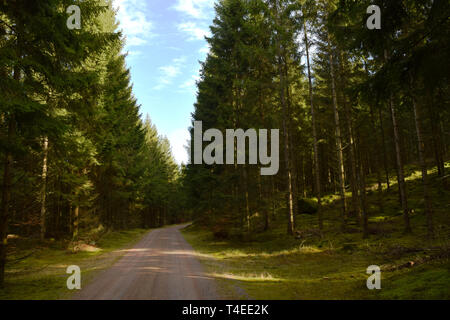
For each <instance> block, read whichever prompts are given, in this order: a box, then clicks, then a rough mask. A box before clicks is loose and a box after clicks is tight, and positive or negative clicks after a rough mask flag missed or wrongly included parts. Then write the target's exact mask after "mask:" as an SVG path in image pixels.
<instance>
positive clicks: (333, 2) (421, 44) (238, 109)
mask: <svg viewBox="0 0 450 320" xmlns="http://www.w3.org/2000/svg"><path fill="white" fill-rule="evenodd" d="M372 2H373V1H345V0H342V1H337V0H320V1H307V0H306V1H294V0H278V1H277V0H268V1H262V0H253V1H243V0H229V1H220V2H219V3H218V4H217V6H216V12H217V16H216V18H215V20H214V23H213V26H212V27H211V31H212V36H211V37H210V38H208V39H207V40H208V42H209V45H210V47H211V52H210V54H209V56H208V57H207V59H206V61H205V62H204V63H203V64H202V72H201V80H200V81H199V83H198V99H197V103H196V105H195V112H194V114H193V118H194V120H196V121H203V130H206V129H208V128H218V129H219V130H225V129H226V128H243V129H249V128H257V129H271V128H280V129H281V131H282V138H280V140H281V143H280V145H281V146H280V155H281V161H280V162H281V169H280V171H279V174H278V175H276V176H273V177H271V176H260V175H259V169H260V168H259V167H258V166H250V165H235V166H231V165H228V166H219V165H203V166H188V168H187V172H186V185H187V186H188V190H189V191H190V193H189V199H191V200H190V201H189V202H190V203H192V204H194V206H193V209H194V210H195V211H196V214H197V215H196V217H197V218H198V220H199V222H202V223H205V224H207V225H210V226H214V228H215V229H214V230H215V232H216V234H217V235H218V236H219V237H220V236H224V237H228V236H233V235H235V236H239V235H242V234H244V233H250V232H253V231H265V230H267V229H269V228H270V227H271V220H272V219H274V218H275V217H276V216H277V215H278V216H279V215H282V216H285V217H286V218H285V221H286V225H287V232H288V233H289V234H292V235H293V234H294V232H295V230H296V229H301V228H302V227H303V226H296V225H295V216H296V214H297V213H299V212H300V213H301V212H310V213H315V212H317V225H316V227H317V228H318V229H319V230H321V231H325V232H326V230H325V229H326V226H327V225H329V224H330V223H332V222H327V221H324V218H323V214H322V209H323V208H322V197H323V196H324V195H330V194H332V195H336V199H335V200H336V201H335V202H338V203H339V206H340V210H339V211H340V217H339V221H340V228H341V230H342V231H343V232H345V231H346V230H347V229H348V227H349V225H351V226H352V228H353V226H354V225H355V224H356V226H357V228H359V230H360V232H361V233H362V235H363V236H364V237H367V236H368V235H369V225H368V217H369V216H370V215H371V212H372V213H373V212H374V211H376V212H378V213H379V212H383V210H384V209H385V208H384V207H385V203H384V196H385V192H384V190H385V189H388V190H390V189H391V188H395V189H398V203H399V205H400V207H401V212H402V215H403V228H404V231H405V232H406V233H410V232H411V231H413V228H412V226H411V223H410V215H411V212H412V211H414V210H415V211H417V212H421V213H422V214H423V215H425V216H426V226H427V230H428V236H429V237H433V235H434V224H433V219H434V217H433V199H432V198H431V196H430V185H429V177H428V175H429V170H431V169H432V168H433V167H437V171H438V176H439V177H441V181H444V180H445V179H446V180H445V181H448V176H447V177H446V176H445V174H446V173H445V170H446V169H445V165H444V160H446V159H447V158H446V157H448V147H449V143H450V141H449V132H448V126H447V125H446V124H447V123H448V121H449V120H450V119H449V116H450V113H449V111H450V109H449V100H448V94H449V82H448V77H449V74H450V72H449V71H450V70H449V63H448V61H449V60H450V59H449V58H450V56H449V54H450V48H449V38H448V34H449V31H450V30H449V28H450V24H449V13H450V8H449V3H448V1H426V0H424V1H375V2H376V4H377V5H378V6H379V7H380V9H381V28H380V29H373V30H372V29H370V28H368V27H367V20H368V19H369V17H370V14H368V13H367V8H368V7H369V6H370V5H371V4H373V3H372ZM369 13H370V11H369ZM409 164H415V165H417V166H418V167H419V168H420V172H421V179H422V188H423V203H422V204H421V205H420V206H418V207H414V206H411V205H410V203H409V201H408V190H407V186H406V183H407V182H406V178H405V169H404V168H405V166H406V165H409ZM393 170H394V172H395V174H392V171H393ZM447 174H448V173H447ZM392 177H395V178H396V180H397V181H396V182H397V183H392V180H391V178H392ZM369 179H370V180H369ZM393 184H395V185H393ZM375 191H376V192H377V193H378V200H377V206H376V207H375V208H373V207H369V205H368V203H367V194H368V193H371V194H372V193H373V192H375ZM447 213H448V209H447ZM333 223H334V221H333Z"/></svg>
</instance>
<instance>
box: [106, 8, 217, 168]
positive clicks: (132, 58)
mask: <svg viewBox="0 0 450 320" xmlns="http://www.w3.org/2000/svg"><path fill="white" fill-rule="evenodd" d="M114 6H115V7H116V8H119V11H118V14H117V18H118V20H119V22H120V28H121V29H122V30H123V33H124V34H125V35H126V38H127V45H126V47H125V51H127V52H128V57H127V64H128V67H129V68H130V69H131V81H132V82H133V92H134V94H135V96H136V98H137V99H138V103H139V104H141V105H142V107H141V113H142V115H143V117H144V118H145V116H146V114H148V115H149V116H150V118H151V119H152V122H153V123H154V124H155V125H156V127H157V128H158V132H159V133H160V134H161V135H165V136H167V137H168V138H169V140H170V142H171V145H172V153H173V155H174V157H175V159H176V160H177V162H178V163H181V162H187V158H188V157H187V153H186V150H185V149H184V147H183V146H184V145H186V144H187V143H186V140H187V139H188V138H189V133H188V131H187V129H188V127H189V126H190V125H191V113H192V112H193V110H194V107H193V104H194V103H195V100H196V86H195V81H196V80H197V79H198V74H199V69H200V64H199V60H200V61H204V60H205V57H206V55H207V53H208V50H209V49H208V46H207V43H206V41H205V40H204V36H205V35H209V25H210V24H211V23H212V20H213V18H214V0H114Z"/></svg>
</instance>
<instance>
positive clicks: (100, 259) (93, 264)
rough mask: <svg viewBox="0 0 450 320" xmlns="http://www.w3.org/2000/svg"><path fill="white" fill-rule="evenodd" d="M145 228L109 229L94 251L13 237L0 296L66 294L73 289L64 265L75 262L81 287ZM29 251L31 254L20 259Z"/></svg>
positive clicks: (54, 296) (44, 297)
mask: <svg viewBox="0 0 450 320" xmlns="http://www.w3.org/2000/svg"><path fill="white" fill-rule="evenodd" d="M148 231H149V230H144V229H134V230H128V231H117V232H109V233H107V234H105V235H104V236H102V237H101V238H100V239H99V240H98V241H97V243H96V245H97V247H99V248H100V249H101V250H100V251H98V252H77V253H73V252H71V251H69V250H67V249H66V248H67V244H66V243H60V242H51V241H49V242H47V243H45V244H36V243H33V241H32V240H27V239H21V240H18V241H14V242H12V246H14V247H15V248H14V249H15V250H14V253H13V254H11V255H9V256H8V260H9V263H8V264H7V266H6V285H5V288H4V289H0V300H5V299H7V300H21V299H27V300H47V299H61V298H63V299H64V298H69V297H70V295H71V294H72V293H73V292H72V291H69V290H68V289H67V287H66V280H67V278H68V277H69V275H68V274H66V269H67V267H68V266H70V265H78V266H79V267H80V268H81V281H82V284H81V285H82V287H83V285H85V284H86V283H88V281H89V280H90V279H91V278H92V277H93V276H94V275H95V274H96V272H98V271H99V270H102V269H104V268H107V267H109V266H110V265H111V264H112V263H113V262H114V261H116V260H117V259H118V258H119V257H120V256H122V255H123V254H124V253H125V251H122V250H120V249H122V248H126V247H128V246H130V245H132V244H134V243H136V242H137V241H138V240H139V239H140V238H142V236H143V235H144V234H146V233H147V232H148ZM31 253H33V254H31ZM29 254H31V256H29V257H27V258H25V259H20V258H22V257H25V256H27V255H29Z"/></svg>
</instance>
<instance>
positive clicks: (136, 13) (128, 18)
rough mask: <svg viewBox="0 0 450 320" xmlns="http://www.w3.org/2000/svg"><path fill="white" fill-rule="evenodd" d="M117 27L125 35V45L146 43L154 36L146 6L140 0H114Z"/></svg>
mask: <svg viewBox="0 0 450 320" xmlns="http://www.w3.org/2000/svg"><path fill="white" fill-rule="evenodd" d="M114 7H115V8H116V9H117V8H118V12H117V19H118V20H119V22H120V25H119V28H120V29H122V31H123V34H124V35H125V36H126V37H127V41H126V43H127V47H131V46H140V45H143V44H146V43H147V41H148V39H150V38H151V37H153V36H154V34H153V33H152V32H151V31H152V30H153V24H152V22H151V21H150V20H149V19H148V18H147V15H146V11H147V6H146V3H145V1H142V0H114Z"/></svg>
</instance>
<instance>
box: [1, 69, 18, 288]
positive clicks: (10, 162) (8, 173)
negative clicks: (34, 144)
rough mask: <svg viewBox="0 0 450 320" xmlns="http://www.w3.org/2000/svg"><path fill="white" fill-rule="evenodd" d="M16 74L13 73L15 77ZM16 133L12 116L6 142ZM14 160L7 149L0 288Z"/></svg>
mask: <svg viewBox="0 0 450 320" xmlns="http://www.w3.org/2000/svg"><path fill="white" fill-rule="evenodd" d="M16 74H18V73H17V72H15V76H16ZM15 133H16V122H15V118H14V116H13V115H11V116H10V119H9V121H8V141H9V142H12V141H13V139H14V137H15ZM13 163H14V158H13V154H12V151H11V148H9V147H8V149H7V151H6V154H5V167H4V171H3V186H2V204H1V207H0V287H3V285H4V280H5V264H6V247H7V245H8V241H7V230H8V218H9V209H10V202H11V187H12V174H13Z"/></svg>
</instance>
